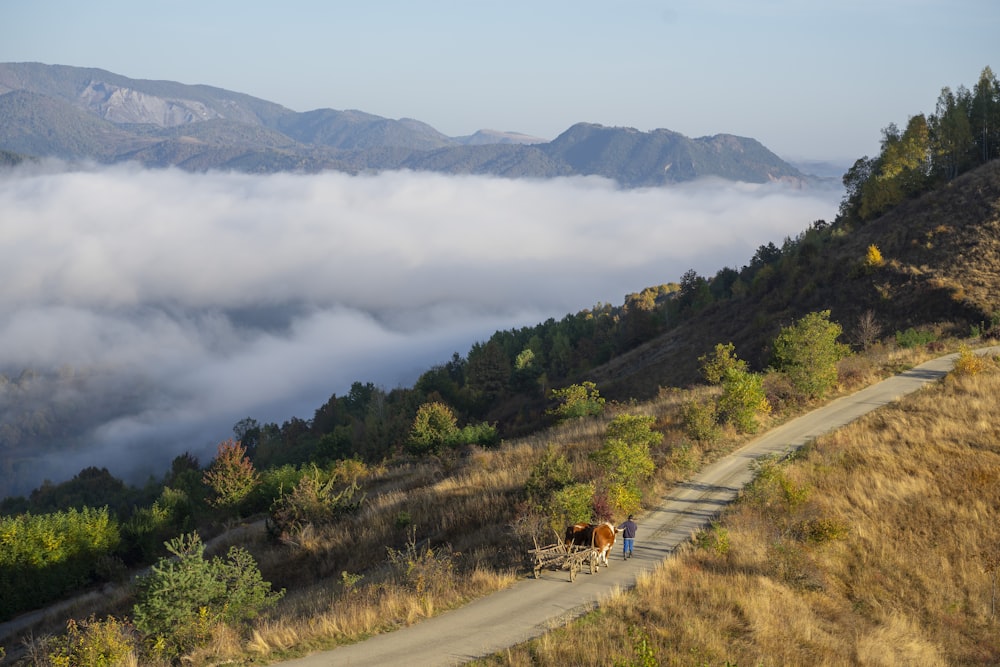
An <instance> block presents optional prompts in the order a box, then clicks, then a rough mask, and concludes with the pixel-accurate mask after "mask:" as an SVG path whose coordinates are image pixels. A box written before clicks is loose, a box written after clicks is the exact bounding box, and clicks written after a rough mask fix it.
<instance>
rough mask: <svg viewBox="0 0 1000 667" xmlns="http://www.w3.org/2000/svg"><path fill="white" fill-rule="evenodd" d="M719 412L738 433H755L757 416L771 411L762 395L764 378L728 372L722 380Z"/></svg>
mask: <svg viewBox="0 0 1000 667" xmlns="http://www.w3.org/2000/svg"><path fill="white" fill-rule="evenodd" d="M719 410H720V412H721V413H722V415H723V417H724V418H725V420H726V421H727V422H729V423H730V424H732V425H733V426H734V427H735V428H736V429H737V430H738V431H740V432H742V433H756V432H757V429H758V428H760V424H759V423H758V421H757V417H758V415H762V414H767V413H769V412H770V411H771V404H770V403H768V401H767V395H766V394H765V393H764V376H763V375H760V374H759V373H751V372H750V371H746V370H738V369H731V370H729V371H728V372H727V373H726V376H725V377H724V378H723V380H722V396H721V397H720V398H719Z"/></svg>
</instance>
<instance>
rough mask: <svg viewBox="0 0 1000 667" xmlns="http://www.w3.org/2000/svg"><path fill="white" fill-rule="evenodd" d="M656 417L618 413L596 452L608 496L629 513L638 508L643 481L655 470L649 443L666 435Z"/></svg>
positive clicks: (617, 506)
mask: <svg viewBox="0 0 1000 667" xmlns="http://www.w3.org/2000/svg"><path fill="white" fill-rule="evenodd" d="M654 421H655V419H654V418H653V417H647V416H643V415H629V414H623V415H619V416H617V417H615V418H614V419H613V420H612V421H611V423H610V424H608V430H607V438H606V440H605V441H604V446H603V447H601V449H599V450H598V451H597V452H595V453H594V459H595V460H596V461H597V462H598V463H599V464H600V465H601V467H602V468H603V469H604V473H605V475H606V477H607V488H608V500H609V501H610V502H612V503H613V504H614V505H615V507H616V509H618V510H619V511H621V512H623V513H626V514H627V513H628V512H632V511H635V510H636V509H638V508H639V506H640V505H641V501H642V494H641V492H640V490H639V489H640V484H641V483H642V482H644V481H645V480H647V479H649V478H650V477H651V476H652V474H653V472H654V471H655V470H656V465H655V464H654V463H653V457H652V455H651V454H650V447H651V446H653V445H655V444H657V443H659V442H661V441H662V440H663V435H662V434H660V433H658V432H656V431H654V430H653V423H654Z"/></svg>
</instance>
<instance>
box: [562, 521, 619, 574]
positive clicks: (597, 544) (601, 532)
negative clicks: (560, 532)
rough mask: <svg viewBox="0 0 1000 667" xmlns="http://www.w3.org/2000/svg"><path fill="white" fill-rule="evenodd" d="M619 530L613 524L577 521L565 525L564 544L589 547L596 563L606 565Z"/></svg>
mask: <svg viewBox="0 0 1000 667" xmlns="http://www.w3.org/2000/svg"><path fill="white" fill-rule="evenodd" d="M619 532H621V531H620V530H618V529H617V528H615V526H614V524H612V523H608V522H604V523H577V524H573V525H572V526H567V527H566V546H567V547H569V546H573V545H577V546H585V547H590V548H591V550H592V552H593V554H594V555H595V556H596V557H597V565H598V567H600V565H601V563H604V567H608V554H609V553H610V552H611V547H613V546H614V545H615V538H616V537H617V536H618V533H619Z"/></svg>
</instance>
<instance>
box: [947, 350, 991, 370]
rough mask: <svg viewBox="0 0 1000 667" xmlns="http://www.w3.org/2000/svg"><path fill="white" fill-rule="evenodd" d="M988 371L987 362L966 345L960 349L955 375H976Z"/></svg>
mask: <svg viewBox="0 0 1000 667" xmlns="http://www.w3.org/2000/svg"><path fill="white" fill-rule="evenodd" d="M985 369H986V360H985V359H983V358H982V357H981V356H979V355H978V354H976V353H975V352H973V351H972V350H970V349H969V346H968V345H965V344H964V343H963V344H962V345H960V346H959V347H958V359H956V360H955V369H954V371H955V373H957V374H958V375H976V374H978V373H982V372H983V371H984V370H985Z"/></svg>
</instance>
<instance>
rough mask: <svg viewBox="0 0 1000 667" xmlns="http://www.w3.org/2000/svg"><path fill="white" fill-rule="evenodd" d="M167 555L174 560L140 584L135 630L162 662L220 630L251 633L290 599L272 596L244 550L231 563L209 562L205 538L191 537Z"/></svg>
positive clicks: (231, 555)
mask: <svg viewBox="0 0 1000 667" xmlns="http://www.w3.org/2000/svg"><path fill="white" fill-rule="evenodd" d="M167 550H168V551H169V552H170V556H169V557H165V558H161V559H160V560H159V561H158V562H157V563H156V564H155V565H153V567H152V569H151V571H150V573H149V574H147V575H146V576H144V577H141V578H140V579H139V581H138V583H137V597H138V601H137V602H136V604H135V607H134V608H133V616H134V619H135V625H136V627H137V628H138V629H139V630H140V631H141V632H143V633H144V634H145V636H146V640H147V650H148V651H149V653H150V654H152V655H153V656H155V657H157V658H166V659H173V658H176V657H177V656H179V655H181V654H182V653H184V652H185V651H189V650H191V649H192V648H194V647H196V646H199V645H202V644H204V643H206V642H207V641H208V640H209V639H210V638H211V636H212V632H213V631H214V630H215V629H216V627H217V626H218V625H220V624H225V625H228V626H230V627H233V628H236V629H242V630H245V629H246V628H247V627H248V623H249V621H251V620H252V619H254V618H256V617H257V616H258V615H259V614H260V613H261V612H262V611H263V610H265V609H267V608H268V607H270V606H272V605H274V604H275V603H276V602H277V601H278V600H279V599H280V598H281V596H282V595H283V594H284V591H280V592H273V591H272V590H271V584H270V583H268V582H266V581H264V580H263V578H262V577H261V574H260V570H259V569H258V568H257V563H256V561H255V560H254V559H253V556H251V555H250V553H249V552H247V551H246V550H245V549H242V548H240V547H231V548H230V549H229V552H228V554H227V555H226V558H225V559H223V558H218V557H215V558H212V559H207V558H205V545H204V544H203V543H202V541H201V538H200V537H199V536H198V534H197V533H190V534H185V535H180V536H179V537H177V538H175V539H173V540H170V541H169V542H168V543H167Z"/></svg>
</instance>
